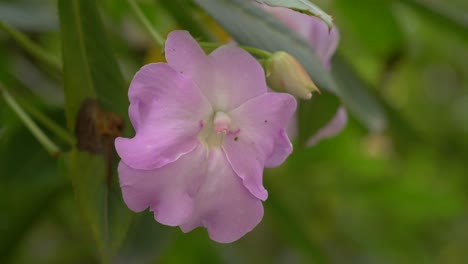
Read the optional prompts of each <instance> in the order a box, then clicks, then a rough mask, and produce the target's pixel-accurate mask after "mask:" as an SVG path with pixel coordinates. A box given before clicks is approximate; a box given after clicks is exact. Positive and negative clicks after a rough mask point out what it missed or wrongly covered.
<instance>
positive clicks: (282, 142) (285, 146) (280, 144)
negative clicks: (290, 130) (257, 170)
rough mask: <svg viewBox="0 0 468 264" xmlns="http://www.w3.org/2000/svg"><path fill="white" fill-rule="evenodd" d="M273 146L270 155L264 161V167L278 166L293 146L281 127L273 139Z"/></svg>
mask: <svg viewBox="0 0 468 264" xmlns="http://www.w3.org/2000/svg"><path fill="white" fill-rule="evenodd" d="M275 142H276V144H275V148H274V149H273V152H272V153H271V155H270V156H269V157H268V158H267V160H266V161H265V167H268V168H274V167H278V166H279V165H281V163H283V162H284V161H285V160H286V158H287V157H288V156H289V155H290V154H291V152H292V151H293V147H292V144H291V141H289V137H288V134H287V132H286V131H285V130H284V129H281V130H280V131H279V133H278V137H277V138H276V140H275Z"/></svg>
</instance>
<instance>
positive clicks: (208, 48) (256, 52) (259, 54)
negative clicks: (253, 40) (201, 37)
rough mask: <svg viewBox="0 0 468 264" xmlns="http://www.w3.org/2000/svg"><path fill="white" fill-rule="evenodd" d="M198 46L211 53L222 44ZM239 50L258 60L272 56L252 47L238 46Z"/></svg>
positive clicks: (208, 43) (203, 43)
mask: <svg viewBox="0 0 468 264" xmlns="http://www.w3.org/2000/svg"><path fill="white" fill-rule="evenodd" d="M198 44H200V46H201V47H202V48H203V49H204V50H206V51H213V50H215V49H217V48H219V47H220V46H222V44H219V43H211V42H199V43H198ZM239 48H242V49H243V50H245V51H247V52H249V53H250V54H252V55H255V56H257V57H260V58H264V59H268V58H270V56H271V55H272V54H271V52H268V51H266V50H262V49H258V48H254V47H249V46H243V45H239Z"/></svg>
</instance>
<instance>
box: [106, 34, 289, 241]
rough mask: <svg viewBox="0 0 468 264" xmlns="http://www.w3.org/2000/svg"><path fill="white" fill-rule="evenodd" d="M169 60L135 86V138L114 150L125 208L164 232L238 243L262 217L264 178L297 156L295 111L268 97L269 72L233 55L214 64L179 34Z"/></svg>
mask: <svg viewBox="0 0 468 264" xmlns="http://www.w3.org/2000/svg"><path fill="white" fill-rule="evenodd" d="M165 54H166V59H167V61H168V63H167V64H165V63H156V64H149V65H146V66H144V67H143V68H142V69H141V70H140V71H139V72H138V73H137V74H136V75H135V77H134V79H133V81H132V83H131V85H130V89H129V98H130V108H129V115H130V118H131V121H132V124H133V126H134V128H135V131H136V135H135V137H133V138H130V139H128V138H117V139H116V141H115V146H116V149H117V152H118V154H119V156H120V157H121V158H122V160H121V162H120V164H119V177H120V185H121V187H122V192H123V197H124V200H125V202H126V204H127V205H128V207H129V208H130V209H131V210H133V211H136V212H140V211H143V210H145V209H146V208H149V209H150V210H151V211H153V212H154V217H155V219H156V220H157V221H158V222H160V223H162V224H165V225H170V226H180V227H181V229H182V231H184V232H189V231H191V230H192V229H194V228H196V227H198V226H204V227H206V228H207V229H208V233H209V236H210V237H211V239H213V240H215V241H218V242H222V243H228V242H232V241H235V240H237V239H239V238H240V237H242V236H243V235H245V234H246V233H247V232H249V231H251V230H252V229H253V228H254V227H255V226H256V225H257V224H258V223H259V222H260V220H261V219H262V217H263V206H262V201H265V200H266V199H267V196H268V193H267V191H266V190H265V188H264V187H263V184H262V177H263V168H264V167H275V166H278V165H280V164H281V163H282V162H283V161H284V160H285V159H286V158H287V156H288V155H289V154H290V153H291V151H292V145H291V143H290V141H289V139H288V136H287V135H286V133H285V127H286V124H287V123H288V121H289V119H290V118H291V116H292V115H293V113H294V111H295V109H296V101H295V99H294V98H293V97H292V96H290V95H288V94H280V93H269V92H267V86H266V83H265V76H264V72H263V69H262V67H261V66H260V64H259V63H258V62H257V61H256V60H255V58H253V57H252V56H251V55H250V54H249V53H247V52H245V51H244V50H242V49H240V48H237V47H236V46H234V45H227V46H222V47H220V48H218V49H216V50H215V51H213V52H212V53H211V54H210V55H209V56H207V55H205V53H204V52H203V50H202V49H201V48H200V46H199V45H198V44H197V42H196V41H195V40H194V39H193V38H192V37H191V36H190V35H189V34H188V33H187V32H185V31H174V32H172V33H170V34H169V36H168V39H167V41H166V47H165Z"/></svg>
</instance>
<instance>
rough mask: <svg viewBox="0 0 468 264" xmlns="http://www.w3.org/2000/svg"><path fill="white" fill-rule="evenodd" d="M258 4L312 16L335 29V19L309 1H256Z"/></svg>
mask: <svg viewBox="0 0 468 264" xmlns="http://www.w3.org/2000/svg"><path fill="white" fill-rule="evenodd" d="M255 1H256V2H258V3H261V4H266V5H269V6H278V7H286V8H289V9H292V10H295V11H298V12H301V13H304V14H307V15H312V16H316V17H318V18H320V19H321V20H323V22H325V23H326V24H327V25H328V28H330V29H331V28H332V27H333V18H332V17H331V16H330V15H328V14H327V13H325V12H324V11H323V10H322V9H320V8H319V7H318V6H316V5H314V4H312V3H311V2H309V1H308V0H255Z"/></svg>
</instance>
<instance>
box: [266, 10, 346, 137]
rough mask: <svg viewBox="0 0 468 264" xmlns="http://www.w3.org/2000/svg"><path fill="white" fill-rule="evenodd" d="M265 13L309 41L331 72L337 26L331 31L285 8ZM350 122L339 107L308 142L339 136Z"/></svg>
mask: <svg viewBox="0 0 468 264" xmlns="http://www.w3.org/2000/svg"><path fill="white" fill-rule="evenodd" d="M262 7H263V8H264V10H265V11H267V12H268V13H270V14H272V15H274V16H275V17H276V18H277V19H278V20H280V21H281V22H282V23H284V24H285V25H287V26H288V27H290V28H291V29H292V30H294V31H296V33H298V34H299V35H300V36H302V37H303V38H304V39H305V40H307V41H308V42H309V44H310V46H311V47H312V48H313V49H314V50H315V52H316V54H317V56H318V57H319V58H320V60H321V61H322V64H323V66H324V67H325V68H326V69H328V70H330V60H331V58H332V56H333V54H334V53H335V51H336V48H337V46H338V41H339V38H340V35H339V33H338V30H337V28H336V26H334V27H333V28H332V30H331V31H329V29H328V26H327V25H326V24H325V22H323V21H322V20H320V19H319V18H317V17H313V16H309V15H306V14H302V13H299V12H296V11H293V10H290V9H287V8H283V7H269V6H267V5H262ZM347 122H348V115H347V113H346V110H345V108H344V107H343V106H341V107H339V108H338V110H337V112H336V114H335V116H334V117H333V118H332V119H331V120H330V121H329V122H328V123H327V124H326V125H325V126H324V127H323V128H321V129H320V130H319V131H318V132H317V133H316V134H315V135H313V136H312V137H311V138H310V139H309V140H308V142H307V145H309V146H312V145H315V144H316V143H317V142H319V141H320V140H322V139H325V138H330V137H333V136H336V135H337V134H339V133H340V132H341V131H342V130H343V129H344V128H345V126H346V123H347ZM288 134H289V136H290V137H294V136H295V135H296V134H297V128H296V121H295V120H294V119H293V120H292V121H291V124H290V125H289V128H288Z"/></svg>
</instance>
